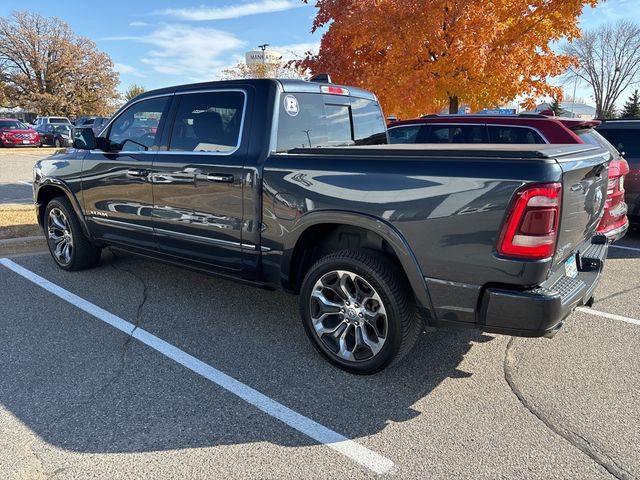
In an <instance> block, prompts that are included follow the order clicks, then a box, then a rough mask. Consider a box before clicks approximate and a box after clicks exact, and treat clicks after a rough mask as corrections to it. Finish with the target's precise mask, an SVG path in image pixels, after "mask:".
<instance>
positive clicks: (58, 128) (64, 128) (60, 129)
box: [53, 124, 71, 134]
mask: <svg viewBox="0 0 640 480" xmlns="http://www.w3.org/2000/svg"><path fill="white" fill-rule="evenodd" d="M53 131H54V132H55V133H64V134H69V133H70V132H71V127H70V126H69V125H66V124H63V125H54V126H53Z"/></svg>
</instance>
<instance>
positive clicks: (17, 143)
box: [0, 118, 40, 147]
mask: <svg viewBox="0 0 640 480" xmlns="http://www.w3.org/2000/svg"><path fill="white" fill-rule="evenodd" d="M39 145H40V135H38V132H36V131H35V130H34V129H33V128H30V127H28V126H27V125H25V124H24V123H22V122H21V121H19V120H16V119H15V118H0V146H2V147H37V146H39Z"/></svg>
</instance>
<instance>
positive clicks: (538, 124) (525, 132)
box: [389, 114, 629, 241]
mask: <svg viewBox="0 0 640 480" xmlns="http://www.w3.org/2000/svg"><path fill="white" fill-rule="evenodd" d="M598 125H600V121H599V120H581V119H573V118H562V117H549V116H546V115H538V114H522V115H496V116H493V115H427V116H424V117H422V118H418V119H414V120H403V121H401V122H395V123H393V124H391V125H390V126H389V138H390V141H391V143H436V144H441V143H522V144H544V143H553V144H559V143H562V144H567V143H569V144H571V143H578V144H582V143H589V144H592V145H597V146H600V147H602V148H604V149H606V150H608V151H609V152H610V153H611V164H610V166H609V190H608V194H607V202H606V205H605V209H604V214H603V216H602V220H601V221H600V224H599V225H598V230H597V231H598V232H599V233H603V234H605V235H606V236H607V237H608V238H609V240H611V241H615V240H618V239H619V238H621V237H623V236H624V235H625V234H626V232H627V230H628V228H629V220H628V219H627V204H626V203H625V198H624V190H623V188H622V185H624V176H625V175H626V174H627V173H628V171H629V167H628V164H627V162H626V160H625V159H624V158H622V156H621V155H620V153H619V152H618V151H617V150H616V149H615V148H613V146H612V145H611V144H610V143H609V142H608V141H607V140H606V139H604V138H603V137H602V136H601V135H599V134H598V133H597V132H596V131H595V127H596V126H598Z"/></svg>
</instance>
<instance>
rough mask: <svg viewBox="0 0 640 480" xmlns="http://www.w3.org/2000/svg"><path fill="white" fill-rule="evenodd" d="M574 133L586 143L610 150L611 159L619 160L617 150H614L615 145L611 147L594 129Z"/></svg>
mask: <svg viewBox="0 0 640 480" xmlns="http://www.w3.org/2000/svg"><path fill="white" fill-rule="evenodd" d="M574 133H575V134H576V135H578V136H579V137H580V139H581V140H582V141H583V142H584V143H588V144H590V145H594V146H596V147H601V148H604V149H606V150H608V151H609V153H610V154H611V158H618V157H619V156H620V154H619V153H618V152H617V151H616V149H615V148H613V145H611V143H609V142H608V141H607V139H606V138H604V137H603V136H602V135H600V134H599V133H598V132H596V131H595V130H594V129H593V128H583V129H580V130H574Z"/></svg>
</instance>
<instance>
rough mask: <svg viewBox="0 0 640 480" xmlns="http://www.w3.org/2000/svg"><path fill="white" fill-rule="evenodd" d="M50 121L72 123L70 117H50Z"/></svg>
mask: <svg viewBox="0 0 640 480" xmlns="http://www.w3.org/2000/svg"><path fill="white" fill-rule="evenodd" d="M49 123H69V124H71V122H70V121H69V119H68V118H64V117H49Z"/></svg>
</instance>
